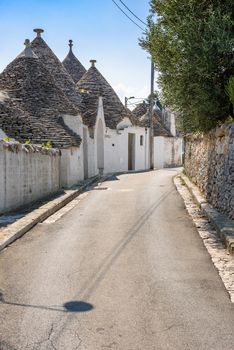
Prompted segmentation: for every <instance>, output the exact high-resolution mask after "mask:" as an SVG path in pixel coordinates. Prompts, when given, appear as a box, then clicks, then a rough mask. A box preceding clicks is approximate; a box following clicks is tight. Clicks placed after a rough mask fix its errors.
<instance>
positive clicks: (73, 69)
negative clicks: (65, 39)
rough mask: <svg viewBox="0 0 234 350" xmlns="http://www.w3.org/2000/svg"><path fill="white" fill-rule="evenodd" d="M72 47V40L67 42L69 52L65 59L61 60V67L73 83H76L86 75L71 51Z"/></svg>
mask: <svg viewBox="0 0 234 350" xmlns="http://www.w3.org/2000/svg"><path fill="white" fill-rule="evenodd" d="M72 46H73V44H72V40H69V47H70V50H69V52H68V55H67V56H66V58H65V59H64V60H63V66H64V67H65V68H66V70H67V72H68V73H69V74H70V76H71V77H72V79H73V81H74V82H75V83H77V82H78V81H79V80H80V79H81V78H82V76H83V75H84V74H85V73H86V69H85V67H84V66H83V65H82V64H81V63H80V61H79V60H78V59H77V58H76V56H75V55H74V53H73V51H72Z"/></svg>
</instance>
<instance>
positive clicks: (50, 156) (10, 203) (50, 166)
mask: <svg viewBox="0 0 234 350" xmlns="http://www.w3.org/2000/svg"><path fill="white" fill-rule="evenodd" d="M59 169H60V151H59V150H56V149H45V148H42V147H38V146H35V145H22V144H20V143H13V142H4V141H0V215H1V214H2V213H4V212H7V211H11V210H14V209H17V208H19V207H21V206H24V205H26V204H29V203H31V202H33V201H36V200H38V199H40V198H43V197H45V196H48V195H49V194H52V193H55V192H57V191H58V190H59V187H60V178H59Z"/></svg>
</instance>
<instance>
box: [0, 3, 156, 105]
mask: <svg viewBox="0 0 234 350" xmlns="http://www.w3.org/2000/svg"><path fill="white" fill-rule="evenodd" d="M115 1H116V2H118V3H119V0H115ZM124 2H125V4H126V5H127V6H128V7H129V8H130V9H131V10H132V11H133V12H135V13H136V15H138V17H140V18H141V19H142V20H143V21H145V20H146V17H147V15H148V13H149V1H148V0H137V1H136V0H125V1H124ZM119 4H120V5H121V3H119ZM125 11H127V10H126V9H125ZM139 24H141V23H139ZM141 25H142V26H144V25H143V24H141ZM36 27H41V28H43V29H44V30H45V33H43V38H44V39H45V41H46V42H47V44H48V45H49V46H50V47H51V48H52V50H53V51H54V52H55V54H56V55H57V56H58V57H59V59H61V60H62V59H63V58H64V57H65V56H66V54H67V51H68V46H67V42H68V39H73V40H74V47H73V49H74V53H75V54H76V56H77V57H78V59H79V60H80V61H81V62H82V64H83V65H84V66H85V67H86V68H89V66H90V64H89V60H90V59H92V58H94V59H96V60H97V68H98V69H99V70H100V71H101V73H102V74H103V75H104V76H105V78H106V79H107V80H108V81H109V82H110V83H111V85H112V86H113V87H114V88H115V90H116V91H117V93H118V94H119V96H120V97H121V99H122V100H123V98H124V96H128V97H129V96H132V95H134V96H135V97H145V96H146V95H147V94H149V90H150V60H149V59H148V58H147V57H148V56H149V55H148V54H147V53H146V52H145V51H143V50H142V49H141V48H140V46H139V45H138V38H139V37H141V35H142V31H141V30H140V29H139V28H137V27H136V26H135V25H134V24H133V23H131V22H130V21H129V20H128V19H127V18H126V17H125V16H124V15H123V14H122V13H121V12H120V11H119V10H118V8H117V7H116V6H115V5H114V3H113V2H112V1H111V0H67V1H66V0H37V1H36V0H30V1H29V0H0V31H1V37H0V48H1V49H0V71H2V70H3V69H4V68H5V66H6V65H7V64H8V63H9V62H10V61H11V60H13V59H14V58H15V57H16V55H17V54H18V53H20V52H21V51H22V49H23V42H24V40H25V39H26V38H28V39H31V40H32V39H33V38H34V33H33V28H36Z"/></svg>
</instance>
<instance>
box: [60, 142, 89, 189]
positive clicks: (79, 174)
mask: <svg viewBox="0 0 234 350" xmlns="http://www.w3.org/2000/svg"><path fill="white" fill-rule="evenodd" d="M60 174H61V182H60V183H61V186H62V187H72V186H73V185H76V184H77V183H78V182H79V181H81V180H83V179H84V167H83V149H82V148H81V147H71V148H68V149H61V162H60Z"/></svg>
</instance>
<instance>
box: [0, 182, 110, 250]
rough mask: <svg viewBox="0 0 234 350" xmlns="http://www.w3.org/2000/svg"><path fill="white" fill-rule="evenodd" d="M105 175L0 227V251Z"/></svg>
mask: <svg viewBox="0 0 234 350" xmlns="http://www.w3.org/2000/svg"><path fill="white" fill-rule="evenodd" d="M106 178H107V177H102V178H100V177H99V176H95V177H93V178H91V179H89V180H87V181H85V183H84V184H82V185H81V186H79V187H77V188H73V189H69V190H67V191H66V193H65V194H64V195H60V196H59V197H58V198H55V199H52V200H51V201H49V202H47V203H45V204H42V205H41V206H40V207H39V208H37V209H34V210H32V211H31V212H29V213H27V214H25V215H23V216H22V217H21V218H19V219H17V220H16V221H15V222H13V223H11V224H9V225H7V226H6V227H3V228H1V229H0V251H1V250H3V249H4V248H6V247H7V246H8V245H9V244H11V243H12V242H14V241H15V240H17V239H18V238H20V237H21V236H23V235H24V234H25V233H26V232H28V231H29V230H31V229H32V228H33V227H34V226H35V225H37V224H38V223H41V222H43V221H44V220H46V219H47V218H48V217H49V216H51V215H52V214H54V213H55V212H57V211H58V210H60V209H61V208H62V207H64V206H65V205H67V204H68V203H69V202H71V201H72V200H73V199H74V198H76V197H77V196H79V194H81V193H82V192H84V191H85V190H86V189H87V188H88V187H90V186H91V185H94V184H96V183H98V182H99V181H100V182H103V181H105V180H106Z"/></svg>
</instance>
